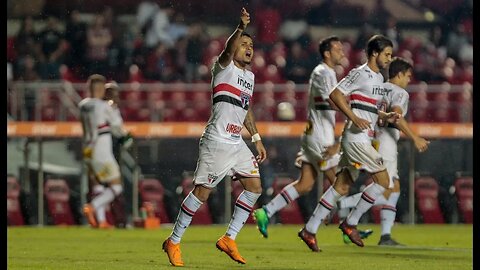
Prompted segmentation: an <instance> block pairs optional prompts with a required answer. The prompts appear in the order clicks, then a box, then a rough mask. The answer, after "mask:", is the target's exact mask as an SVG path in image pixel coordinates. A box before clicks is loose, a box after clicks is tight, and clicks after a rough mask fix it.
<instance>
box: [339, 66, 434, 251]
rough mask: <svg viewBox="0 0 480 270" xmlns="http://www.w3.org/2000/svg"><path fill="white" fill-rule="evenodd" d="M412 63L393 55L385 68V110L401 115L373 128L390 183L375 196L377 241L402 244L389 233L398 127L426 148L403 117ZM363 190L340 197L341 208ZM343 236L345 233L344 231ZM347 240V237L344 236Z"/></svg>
mask: <svg viewBox="0 0 480 270" xmlns="http://www.w3.org/2000/svg"><path fill="white" fill-rule="evenodd" d="M412 70H413V66H412V65H411V64H410V63H409V62H408V61H406V60H405V59H403V58H399V57H395V58H394V59H393V60H392V62H391V63H390V66H389V69H388V76H389V80H388V82H386V83H385V84H384V88H385V100H384V103H383V104H382V107H383V108H385V109H386V110H387V111H394V112H397V113H398V114H401V115H402V118H400V119H399V121H398V123H397V124H386V123H378V125H377V127H376V130H375V140H374V142H375V143H374V146H376V149H378V152H379V153H380V155H381V156H382V157H383V163H384V165H385V167H386V168H387V172H388V175H389V176H390V187H391V186H392V185H393V189H387V190H386V191H385V192H384V193H383V195H380V196H379V197H378V198H377V199H376V200H375V203H374V204H375V205H383V206H382V209H381V210H380V217H381V227H382V234H381V237H380V241H379V242H378V244H379V245H388V246H397V245H401V244H400V243H398V242H397V241H395V240H394V239H393V238H392V237H391V231H392V227H393V224H394V222H395V214H396V211H397V209H396V205H397V202H398V198H399V197H400V181H399V177H398V170H397V163H398V151H397V143H398V140H399V139H400V130H401V131H402V132H403V133H404V134H406V135H407V136H408V137H409V138H410V139H412V140H413V142H414V144H415V147H416V148H417V150H418V151H419V152H420V153H421V152H424V151H425V150H427V148H428V144H429V143H430V142H429V141H427V140H425V139H424V138H421V137H419V136H418V135H417V134H415V132H413V131H412V130H411V129H410V127H409V126H408V123H407V121H406V120H405V119H404V118H403V117H404V116H405V114H407V110H408V99H409V95H408V93H407V91H406V90H405V88H406V87H407V85H408V84H409V82H410V79H411V77H412ZM361 196H362V193H357V194H354V195H352V196H349V197H347V198H345V199H344V200H341V201H339V206H340V207H341V208H350V207H354V206H355V205H356V204H357V203H358V201H359V200H360V198H361ZM344 238H345V235H344ZM344 240H346V239H344Z"/></svg>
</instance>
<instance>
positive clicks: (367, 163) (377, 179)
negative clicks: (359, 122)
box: [339, 142, 393, 247]
mask: <svg viewBox="0 0 480 270" xmlns="http://www.w3.org/2000/svg"><path fill="white" fill-rule="evenodd" d="M345 144H346V145H345V147H343V150H344V151H343V154H344V155H345V156H346V157H347V160H348V163H349V164H352V166H351V167H350V168H356V169H359V170H360V169H363V170H366V171H367V172H368V173H370V174H371V176H372V179H373V182H374V183H373V184H372V185H369V186H368V187H367V188H365V189H364V190H363V192H362V196H361V199H360V200H359V202H358V203H357V204H356V206H355V208H354V209H353V210H352V211H351V212H350V214H349V215H348V216H347V218H346V219H345V220H344V221H343V222H342V223H341V224H340V226H339V228H340V229H341V230H342V232H343V233H345V234H347V235H348V237H349V238H350V240H351V241H352V242H353V243H355V244H356V245H358V246H360V247H363V245H364V244H363V241H362V239H361V237H360V234H359V231H358V230H357V224H358V222H359V220H360V217H361V216H362V215H363V214H364V213H365V212H366V211H368V210H369V209H370V208H371V207H372V205H373V203H374V202H375V199H376V198H378V197H379V196H380V195H382V194H383V192H385V189H386V188H388V187H389V185H390V179H389V177H388V173H387V170H386V169H385V166H384V165H383V159H382V156H381V155H380V154H379V153H378V152H377V151H376V150H375V148H374V147H373V146H372V145H371V144H368V143H354V142H348V143H345ZM392 186H393V183H392Z"/></svg>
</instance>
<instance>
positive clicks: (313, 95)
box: [302, 63, 337, 146]
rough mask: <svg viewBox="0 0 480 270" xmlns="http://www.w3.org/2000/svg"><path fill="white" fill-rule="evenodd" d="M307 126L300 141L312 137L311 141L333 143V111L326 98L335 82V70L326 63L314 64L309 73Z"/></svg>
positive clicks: (325, 143)
mask: <svg viewBox="0 0 480 270" xmlns="http://www.w3.org/2000/svg"><path fill="white" fill-rule="evenodd" d="M309 84H310V88H309V101H308V126H307V128H306V130H305V132H304V134H303V135H302V141H303V140H305V139H306V138H303V137H312V138H314V139H313V140H311V143H313V142H314V143H317V144H320V145H322V146H330V145H333V144H334V143H335V113H336V111H335V110H334V109H333V108H332V107H331V106H330V104H329V103H328V101H327V99H329V97H328V95H329V92H330V91H331V89H332V88H333V87H334V86H335V85H336V84H337V76H336V74H335V70H333V69H332V68H330V67H329V66H328V65H327V64H325V63H321V64H319V65H318V66H316V67H315V68H314V69H313V71H312V74H311V75H310V82H309Z"/></svg>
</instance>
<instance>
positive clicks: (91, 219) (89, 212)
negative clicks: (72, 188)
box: [83, 203, 98, 228]
mask: <svg viewBox="0 0 480 270" xmlns="http://www.w3.org/2000/svg"><path fill="white" fill-rule="evenodd" d="M83 214H84V215H85V217H86V218H87V221H88V223H89V224H90V226H92V227H94V228H96V227H97V226H98V224H97V219H96V218H95V209H94V208H93V206H92V205H91V204H89V203H87V204H85V205H84V206H83Z"/></svg>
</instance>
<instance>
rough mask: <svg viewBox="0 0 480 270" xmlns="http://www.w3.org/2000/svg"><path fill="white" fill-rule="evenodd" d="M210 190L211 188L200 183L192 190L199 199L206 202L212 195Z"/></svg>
mask: <svg viewBox="0 0 480 270" xmlns="http://www.w3.org/2000/svg"><path fill="white" fill-rule="evenodd" d="M210 192H211V190H210V189H208V188H206V187H203V186H200V185H196V186H195V188H194V189H193V191H192V194H193V195H194V196H195V197H197V199H199V200H200V201H201V202H206V201H207V200H208V197H209V196H210Z"/></svg>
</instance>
